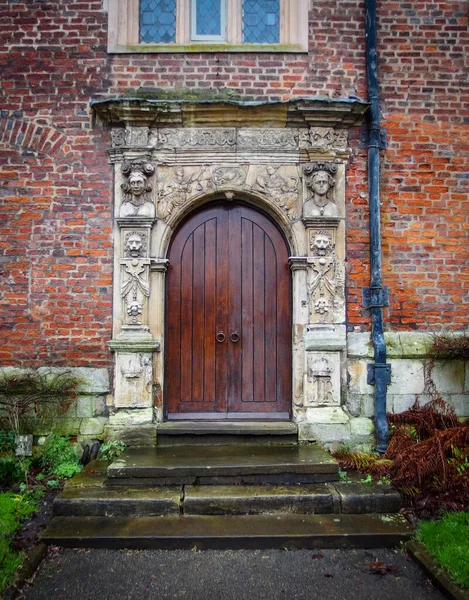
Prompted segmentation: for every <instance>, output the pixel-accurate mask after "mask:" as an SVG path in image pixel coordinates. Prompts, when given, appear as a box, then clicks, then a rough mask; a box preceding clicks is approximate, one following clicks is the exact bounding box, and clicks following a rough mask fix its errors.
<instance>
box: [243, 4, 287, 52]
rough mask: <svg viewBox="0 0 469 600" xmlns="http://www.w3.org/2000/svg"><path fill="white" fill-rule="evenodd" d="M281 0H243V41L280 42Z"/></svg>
mask: <svg viewBox="0 0 469 600" xmlns="http://www.w3.org/2000/svg"><path fill="white" fill-rule="evenodd" d="M279 15H280V0H243V42H244V43H245V44H278V43H279V42H280V26H279V24H280V18H279Z"/></svg>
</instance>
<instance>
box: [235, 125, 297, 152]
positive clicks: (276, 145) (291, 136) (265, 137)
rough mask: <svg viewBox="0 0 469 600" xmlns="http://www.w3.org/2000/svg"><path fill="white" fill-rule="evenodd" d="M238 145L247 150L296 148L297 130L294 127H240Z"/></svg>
mask: <svg viewBox="0 0 469 600" xmlns="http://www.w3.org/2000/svg"><path fill="white" fill-rule="evenodd" d="M238 146H239V148H242V149H247V150H254V151H259V150H264V151H265V150H283V151H285V150H296V149H297V148H298V131H297V130H296V129H284V128H263V127H252V128H249V129H240V130H239V132H238Z"/></svg>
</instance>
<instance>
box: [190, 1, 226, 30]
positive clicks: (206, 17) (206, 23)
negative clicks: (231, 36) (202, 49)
mask: <svg viewBox="0 0 469 600" xmlns="http://www.w3.org/2000/svg"><path fill="white" fill-rule="evenodd" d="M221 3H222V0H196V3H195V4H196V8H195V28H196V35H198V36H199V35H207V36H214V35H221V27H222V25H221Z"/></svg>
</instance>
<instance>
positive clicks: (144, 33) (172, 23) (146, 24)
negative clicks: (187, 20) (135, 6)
mask: <svg viewBox="0 0 469 600" xmlns="http://www.w3.org/2000/svg"><path fill="white" fill-rule="evenodd" d="M175 41H176V0H140V43H143V44H172V43H174V42H175Z"/></svg>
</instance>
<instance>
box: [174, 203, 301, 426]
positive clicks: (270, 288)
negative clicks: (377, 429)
mask: <svg viewBox="0 0 469 600" xmlns="http://www.w3.org/2000/svg"><path fill="white" fill-rule="evenodd" d="M288 254H289V253H288V248H287V245H286V242H285V240H284V239H283V237H282V234H281V233H280V231H279V230H278V228H277V227H276V226H275V225H274V224H273V222H272V221H271V220H270V219H269V218H268V217H266V216H265V215H264V214H262V213H260V212H258V211H257V210H255V209H254V208H251V207H249V206H246V205H243V204H237V203H235V202H229V203H224V204H211V205H208V206H206V207H204V208H202V209H201V210H199V211H197V212H195V213H194V214H193V215H191V217H190V218H189V219H188V220H186V221H185V222H184V223H183V224H182V225H181V227H180V228H179V229H178V230H177V232H176V233H175V235H174V238H173V241H172V244H171V247H170V251H169V270H168V285H167V298H166V315H167V331H166V398H167V402H166V410H167V416H168V418H169V419H233V420H236V419H256V418H257V419H262V418H264V419H265V418H271V419H272V418H273V419H288V418H289V417H290V411H291V343H292V342H291V301H290V296H291V293H290V269H289V266H288Z"/></svg>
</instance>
